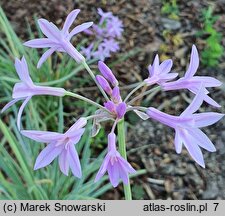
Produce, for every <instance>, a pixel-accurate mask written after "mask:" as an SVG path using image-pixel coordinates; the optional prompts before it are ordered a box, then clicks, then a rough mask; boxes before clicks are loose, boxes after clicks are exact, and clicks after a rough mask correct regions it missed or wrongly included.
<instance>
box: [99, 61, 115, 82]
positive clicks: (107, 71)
mask: <svg viewBox="0 0 225 216" xmlns="http://www.w3.org/2000/svg"><path fill="white" fill-rule="evenodd" d="M98 69H99V71H100V72H101V74H102V75H103V76H104V77H105V78H106V79H107V80H108V81H109V82H110V83H111V84H112V85H113V86H117V85H118V80H117V79H116V77H115V76H114V74H113V72H112V71H111V70H110V68H109V67H108V66H107V65H106V64H105V63H104V62H102V61H99V62H98Z"/></svg>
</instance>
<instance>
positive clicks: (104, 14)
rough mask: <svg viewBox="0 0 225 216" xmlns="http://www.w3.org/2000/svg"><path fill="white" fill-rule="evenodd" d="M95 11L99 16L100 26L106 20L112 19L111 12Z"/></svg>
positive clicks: (99, 9)
mask: <svg viewBox="0 0 225 216" xmlns="http://www.w3.org/2000/svg"><path fill="white" fill-rule="evenodd" d="M97 10H98V14H99V15H100V16H101V19H100V21H99V25H102V24H103V22H104V21H105V20H106V19H109V18H111V17H113V14H112V12H104V11H103V10H102V9H101V8H98V9H97Z"/></svg>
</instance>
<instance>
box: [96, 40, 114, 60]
mask: <svg viewBox="0 0 225 216" xmlns="http://www.w3.org/2000/svg"><path fill="white" fill-rule="evenodd" d="M93 56H94V58H96V59H99V60H101V61H104V60H105V58H108V57H110V53H109V51H108V50H107V49H105V47H103V46H102V44H100V45H99V46H98V49H97V50H96V51H95V52H93Z"/></svg>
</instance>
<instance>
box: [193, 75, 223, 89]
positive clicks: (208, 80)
mask: <svg viewBox="0 0 225 216" xmlns="http://www.w3.org/2000/svg"><path fill="white" fill-rule="evenodd" d="M192 80H193V81H197V82H199V83H201V82H202V83H203V85H204V87H217V86H221V85H222V82H220V81H219V80H218V79H215V78H214V77H209V76H194V77H193V78H192Z"/></svg>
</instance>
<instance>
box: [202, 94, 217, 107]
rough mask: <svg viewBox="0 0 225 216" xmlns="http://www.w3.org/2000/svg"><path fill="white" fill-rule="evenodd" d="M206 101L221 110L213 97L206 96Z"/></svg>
mask: <svg viewBox="0 0 225 216" xmlns="http://www.w3.org/2000/svg"><path fill="white" fill-rule="evenodd" d="M204 101H205V102H206V103H208V104H210V105H212V106H214V107H218V108H220V107H221V106H220V105H219V104H218V103H217V102H216V101H214V100H213V99H212V98H211V97H209V96H208V95H204Z"/></svg>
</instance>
